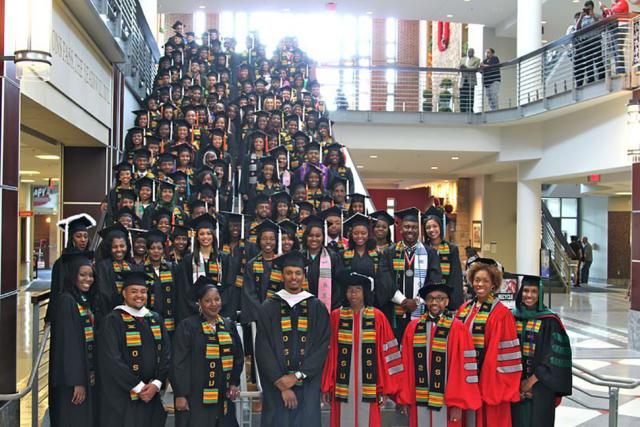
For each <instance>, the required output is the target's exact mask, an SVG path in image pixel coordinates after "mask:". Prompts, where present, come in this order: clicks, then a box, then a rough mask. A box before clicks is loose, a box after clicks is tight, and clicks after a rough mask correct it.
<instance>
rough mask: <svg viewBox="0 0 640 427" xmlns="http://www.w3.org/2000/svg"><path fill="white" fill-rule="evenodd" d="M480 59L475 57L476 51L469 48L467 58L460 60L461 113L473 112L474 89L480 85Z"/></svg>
mask: <svg viewBox="0 0 640 427" xmlns="http://www.w3.org/2000/svg"><path fill="white" fill-rule="evenodd" d="M480 63H481V61H480V58H478V57H476V56H475V50H473V48H469V49H468V50H467V56H465V57H464V58H462V59H461V60H460V70H461V76H462V84H461V85H460V111H461V112H463V113H466V112H468V111H473V100H474V96H473V95H474V88H475V87H476V84H478V79H477V78H476V71H477V70H478V68H479V67H480Z"/></svg>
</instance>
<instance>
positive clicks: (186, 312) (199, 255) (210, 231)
mask: <svg viewBox="0 0 640 427" xmlns="http://www.w3.org/2000/svg"><path fill="white" fill-rule="evenodd" d="M217 225H218V223H217V221H216V219H215V218H214V217H213V216H211V215H210V214H208V213H205V214H203V215H200V216H199V217H197V218H195V219H192V220H191V222H190V223H189V226H190V227H191V228H192V229H193V231H194V233H195V237H194V239H193V242H194V243H193V245H192V246H193V252H191V253H189V254H187V255H186V256H185V257H184V258H182V261H180V264H179V284H178V318H179V319H180V320H182V319H186V318H187V317H189V316H191V315H193V314H197V313H198V306H197V305H196V303H195V301H193V300H192V299H191V295H192V294H191V288H192V287H193V284H194V283H195V282H196V280H198V277H200V276H207V277H208V278H209V279H211V280H213V281H214V282H215V283H220V284H221V285H222V286H221V288H220V293H221V295H222V313H221V314H222V315H223V316H224V317H229V318H230V319H234V320H235V319H236V317H237V311H238V309H239V308H240V292H241V290H240V288H239V287H237V286H235V284H234V282H235V278H234V275H233V271H232V269H231V268H230V264H229V255H227V254H224V253H222V252H221V251H220V250H218V239H217V237H216V234H219V233H217V232H216V230H218V226H217Z"/></svg>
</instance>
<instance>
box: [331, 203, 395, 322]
mask: <svg viewBox="0 0 640 427" xmlns="http://www.w3.org/2000/svg"><path fill="white" fill-rule="evenodd" d="M344 229H345V230H346V232H347V236H348V238H349V248H348V249H347V250H345V251H344V252H342V254H341V258H342V265H343V267H344V269H345V272H346V274H349V273H351V272H355V273H359V274H362V275H364V276H367V277H372V278H373V280H374V291H373V301H372V305H373V306H374V307H375V308H377V309H380V310H381V309H382V308H383V307H384V306H386V305H387V304H388V303H389V302H390V301H391V298H393V294H394V293H395V290H396V288H395V287H394V286H393V285H392V284H391V283H390V282H389V281H388V280H381V278H380V277H381V276H380V259H381V258H382V254H380V253H379V252H378V251H377V250H376V241H375V240H374V239H373V238H372V237H371V220H370V219H369V217H368V216H365V215H362V214H355V215H353V216H352V217H351V218H349V219H347V220H346V221H345V223H344Z"/></svg>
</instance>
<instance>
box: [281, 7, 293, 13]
mask: <svg viewBox="0 0 640 427" xmlns="http://www.w3.org/2000/svg"><path fill="white" fill-rule="evenodd" d="M282 11H283V12H289V11H291V9H289V8H288V7H285V8H284V9H282Z"/></svg>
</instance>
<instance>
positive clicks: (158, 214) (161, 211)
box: [152, 208, 172, 223]
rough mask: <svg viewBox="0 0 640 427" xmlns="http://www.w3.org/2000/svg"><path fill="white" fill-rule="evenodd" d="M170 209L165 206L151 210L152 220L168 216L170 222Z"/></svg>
mask: <svg viewBox="0 0 640 427" xmlns="http://www.w3.org/2000/svg"><path fill="white" fill-rule="evenodd" d="M171 216H172V215H171V211H170V210H169V209H167V208H158V209H156V210H155V211H154V212H153V217H152V219H153V222H154V223H155V222H158V221H160V220H161V219H162V218H169V222H171Z"/></svg>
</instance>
